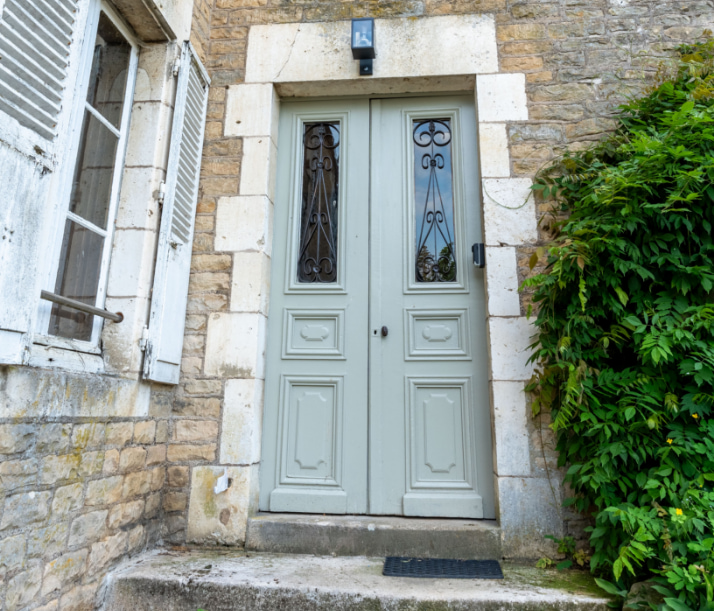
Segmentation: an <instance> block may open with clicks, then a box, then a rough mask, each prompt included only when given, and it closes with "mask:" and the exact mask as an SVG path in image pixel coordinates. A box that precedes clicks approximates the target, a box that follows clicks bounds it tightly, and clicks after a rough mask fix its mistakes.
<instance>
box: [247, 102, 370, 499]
mask: <svg viewBox="0 0 714 611" xmlns="http://www.w3.org/2000/svg"><path fill="white" fill-rule="evenodd" d="M368 138H369V103H368V102H367V101H366V100H362V101H353V102H344V101H341V102H334V103H322V102H312V103H299V104H296V103H292V104H291V103H285V104H283V106H282V108H281V118H280V132H279V153H278V181H277V189H276V197H275V213H274V219H275V220H274V236H275V239H274V241H273V244H274V246H273V266H272V267H273V270H272V279H271V285H272V291H271V299H270V316H269V319H268V354H267V361H268V362H267V371H266V388H265V408H264V409H265V413H264V425H263V428H264V434H263V456H262V459H263V460H262V466H261V490H260V508H261V509H262V510H267V511H296V512H313V513H365V512H366V511H367V365H368V361H367V333H368V326H367V305H366V304H367V269H366V262H367V259H368V254H367V253H368V247H369V242H368V220H367V219H368V203H369V202H368V190H367V183H366V179H365V177H367V176H368V170H369V166H368V159H369V139H368Z"/></svg>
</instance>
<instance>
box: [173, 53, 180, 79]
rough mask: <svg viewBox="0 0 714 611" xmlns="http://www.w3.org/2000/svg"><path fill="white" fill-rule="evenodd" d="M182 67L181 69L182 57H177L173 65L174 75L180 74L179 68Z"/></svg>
mask: <svg viewBox="0 0 714 611" xmlns="http://www.w3.org/2000/svg"><path fill="white" fill-rule="evenodd" d="M180 69H181V58H180V57H177V58H176V59H175V60H174V65H173V68H172V73H173V75H174V76H178V73H179V70H180Z"/></svg>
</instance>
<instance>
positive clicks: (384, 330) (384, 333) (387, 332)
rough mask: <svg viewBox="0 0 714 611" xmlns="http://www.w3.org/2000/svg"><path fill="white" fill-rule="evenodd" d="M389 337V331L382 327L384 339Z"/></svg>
mask: <svg viewBox="0 0 714 611" xmlns="http://www.w3.org/2000/svg"><path fill="white" fill-rule="evenodd" d="M387 335H389V329H387V327H382V337H387Z"/></svg>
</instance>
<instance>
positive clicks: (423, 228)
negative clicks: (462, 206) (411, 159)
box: [413, 119, 456, 282]
mask: <svg viewBox="0 0 714 611" xmlns="http://www.w3.org/2000/svg"><path fill="white" fill-rule="evenodd" d="M414 124H415V125H414V132H413V139H414V144H415V145H416V147H417V148H416V149H415V158H416V159H415V173H416V172H417V171H418V167H417V166H420V167H421V169H422V170H424V171H425V172H420V173H419V174H420V176H419V177H417V178H416V183H417V188H416V194H417V197H418V196H419V195H420V191H421V193H422V194H423V191H424V189H420V188H419V186H420V184H422V183H425V186H426V189H425V191H426V194H425V196H424V197H425V199H424V200H423V202H424V203H423V210H422V211H421V212H422V214H421V223H420V224H419V219H417V224H418V225H420V227H419V237H418V240H417V244H416V279H417V282H454V281H455V280H456V257H455V255H454V240H453V238H452V232H453V201H451V200H450V198H451V190H450V183H451V128H450V125H449V124H450V121H449V120H448V119H427V120H424V121H415V122H414ZM420 148H421V149H428V151H427V152H425V153H424V154H423V155H422V157H421V160H419V159H418V157H417V153H418V152H419V149H420ZM440 151H443V153H444V154H447V155H448V162H446V161H445V159H444V154H442V152H440ZM446 166H448V167H446ZM440 170H441V171H442V172H440ZM442 175H443V178H444V181H445V180H448V181H449V201H448V204H449V207H448V209H447V206H445V204H444V197H443V196H442V192H441V187H440V186H439V177H440V176H442ZM447 210H448V213H449V214H447ZM417 211H419V208H418V206H417Z"/></svg>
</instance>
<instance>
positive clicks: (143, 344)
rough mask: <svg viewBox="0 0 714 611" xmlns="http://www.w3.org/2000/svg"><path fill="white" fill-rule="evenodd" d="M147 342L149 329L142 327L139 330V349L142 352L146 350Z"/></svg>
mask: <svg viewBox="0 0 714 611" xmlns="http://www.w3.org/2000/svg"><path fill="white" fill-rule="evenodd" d="M148 341H149V327H144V328H143V329H142V330H141V339H140V340H139V348H140V349H141V351H142V352H143V351H144V350H146V344H147V343H148Z"/></svg>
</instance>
